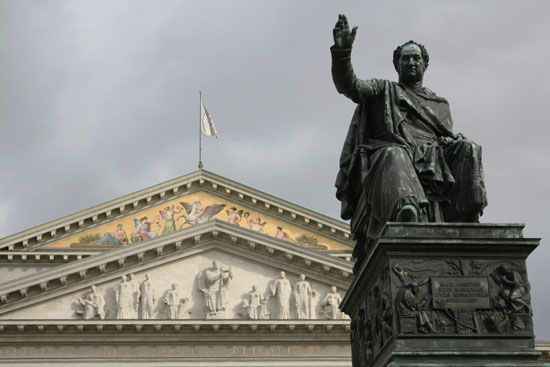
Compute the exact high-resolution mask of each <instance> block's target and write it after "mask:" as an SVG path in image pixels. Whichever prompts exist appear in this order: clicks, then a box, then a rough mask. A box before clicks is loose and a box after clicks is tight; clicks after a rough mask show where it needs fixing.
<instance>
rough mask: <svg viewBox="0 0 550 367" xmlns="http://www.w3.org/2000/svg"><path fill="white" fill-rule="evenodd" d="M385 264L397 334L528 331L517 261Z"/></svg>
mask: <svg viewBox="0 0 550 367" xmlns="http://www.w3.org/2000/svg"><path fill="white" fill-rule="evenodd" d="M391 266H392V292H393V293H394V294H395V295H396V296H395V298H394V305H395V309H396V311H397V316H398V326H399V332H400V333H401V334H523V335H529V334H531V333H532V319H531V306H530V296H529V283H528V282H527V279H526V271H525V264H524V262H522V261H519V260H518V261H515V260H474V259H444V260H429V261H428V260H424V261H421V260H409V261H393V263H392V265H391Z"/></svg>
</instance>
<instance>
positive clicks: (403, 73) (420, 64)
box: [393, 41, 430, 83]
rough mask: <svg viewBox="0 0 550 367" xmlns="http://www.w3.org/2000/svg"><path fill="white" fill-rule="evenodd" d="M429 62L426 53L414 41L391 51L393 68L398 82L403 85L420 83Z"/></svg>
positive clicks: (423, 48)
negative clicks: (397, 75) (403, 83)
mask: <svg viewBox="0 0 550 367" xmlns="http://www.w3.org/2000/svg"><path fill="white" fill-rule="evenodd" d="M429 62H430V55H429V54H428V51H427V50H426V48H425V47H424V46H423V45H422V44H420V43H417V42H415V41H409V42H406V43H404V44H402V45H401V46H398V47H397V48H396V49H395V51H393V66H394V67H395V70H396V71H397V73H398V74H399V80H400V81H403V82H405V83H415V82H418V81H422V78H423V77H424V72H425V71H426V68H427V67H428V63H429Z"/></svg>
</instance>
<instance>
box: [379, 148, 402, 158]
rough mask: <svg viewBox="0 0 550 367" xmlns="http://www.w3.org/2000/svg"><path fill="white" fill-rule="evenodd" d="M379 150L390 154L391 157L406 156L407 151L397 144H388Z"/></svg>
mask: <svg viewBox="0 0 550 367" xmlns="http://www.w3.org/2000/svg"><path fill="white" fill-rule="evenodd" d="M381 150H382V152H383V153H384V154H385V155H387V156H390V157H392V158H402V157H407V151H406V150H405V149H403V148H402V147H400V146H397V145H389V146H387V147H384V148H381Z"/></svg>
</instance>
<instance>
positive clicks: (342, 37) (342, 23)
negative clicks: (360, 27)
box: [332, 14, 357, 48]
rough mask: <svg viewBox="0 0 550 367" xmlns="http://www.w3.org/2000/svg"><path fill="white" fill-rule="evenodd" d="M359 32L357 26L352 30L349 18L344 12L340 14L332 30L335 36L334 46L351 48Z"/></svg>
mask: <svg viewBox="0 0 550 367" xmlns="http://www.w3.org/2000/svg"><path fill="white" fill-rule="evenodd" d="M356 34H357V27H353V29H352V30H351V31H350V29H349V24H348V18H346V16H345V15H344V14H340V15H338V21H337V22H336V25H335V26H334V29H333V30H332V35H333V36H334V47H336V48H351V46H352V45H353V41H355V35H356Z"/></svg>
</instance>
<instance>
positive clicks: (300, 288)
mask: <svg viewBox="0 0 550 367" xmlns="http://www.w3.org/2000/svg"><path fill="white" fill-rule="evenodd" d="M314 294H315V291H314V290H313V289H312V288H311V285H310V284H309V282H308V281H307V280H306V276H305V275H304V274H300V280H299V281H298V282H296V283H295V284H294V301H295V305H296V314H297V316H298V318H299V319H309V318H310V317H311V309H312V308H313V307H314V306H313V305H312V302H311V301H312V298H313V295H314Z"/></svg>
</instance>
